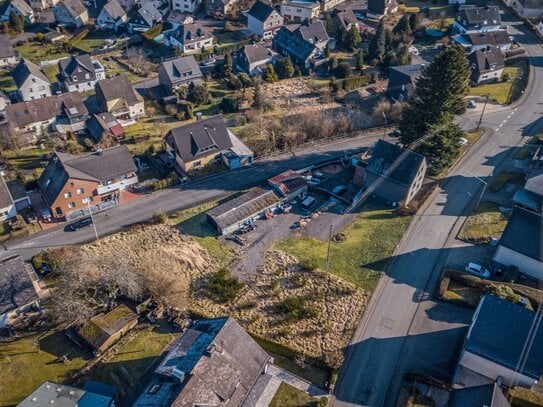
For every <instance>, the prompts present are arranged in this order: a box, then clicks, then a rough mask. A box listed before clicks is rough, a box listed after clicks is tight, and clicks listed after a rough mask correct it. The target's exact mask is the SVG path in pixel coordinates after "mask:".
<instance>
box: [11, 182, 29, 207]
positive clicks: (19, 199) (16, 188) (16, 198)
mask: <svg viewBox="0 0 543 407" xmlns="http://www.w3.org/2000/svg"><path fill="white" fill-rule="evenodd" d="M6 185H7V186H8V190H9V193H10V195H11V199H12V200H13V204H14V205H15V209H17V212H18V211H21V210H23V209H25V208H28V207H29V206H30V205H31V202H30V197H29V196H28V193H27V192H26V188H25V186H24V185H23V183H22V182H21V181H20V180H19V179H17V178H16V179H13V180H10V181H7V182H6Z"/></svg>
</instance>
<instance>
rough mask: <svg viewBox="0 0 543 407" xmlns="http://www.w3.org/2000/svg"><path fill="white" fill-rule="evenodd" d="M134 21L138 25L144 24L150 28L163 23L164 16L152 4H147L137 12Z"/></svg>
mask: <svg viewBox="0 0 543 407" xmlns="http://www.w3.org/2000/svg"><path fill="white" fill-rule="evenodd" d="M134 19H135V20H136V21H137V22H138V23H144V24H145V25H147V26H148V27H152V26H154V25H155V24H157V23H159V22H160V21H162V14H161V13H160V11H159V10H157V8H156V7H155V6H154V5H153V4H152V3H145V4H143V5H142V6H141V8H140V9H139V10H137V11H136V12H135V17H134Z"/></svg>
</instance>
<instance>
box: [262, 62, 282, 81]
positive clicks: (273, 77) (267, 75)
mask: <svg viewBox="0 0 543 407" xmlns="http://www.w3.org/2000/svg"><path fill="white" fill-rule="evenodd" d="M264 80H265V81H266V82H268V83H274V82H277V81H278V80H279V77H278V76H277V72H275V68H274V67H273V65H272V64H268V66H267V67H266V71H264Z"/></svg>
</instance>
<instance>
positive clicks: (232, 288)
mask: <svg viewBox="0 0 543 407" xmlns="http://www.w3.org/2000/svg"><path fill="white" fill-rule="evenodd" d="M243 287H245V284H244V283H243V282H241V281H240V280H239V279H238V278H237V277H233V276H232V275H231V274H230V270H228V269H227V268H224V267H223V268H221V269H220V270H219V271H217V272H216V273H215V274H214V275H213V277H212V278H211V279H210V280H209V282H208V283H207V289H208V291H209V295H210V297H211V298H212V299H214V300H215V301H219V302H229V301H232V300H233V299H234V298H236V297H237V295H238V294H239V292H240V291H241V290H242V289H243Z"/></svg>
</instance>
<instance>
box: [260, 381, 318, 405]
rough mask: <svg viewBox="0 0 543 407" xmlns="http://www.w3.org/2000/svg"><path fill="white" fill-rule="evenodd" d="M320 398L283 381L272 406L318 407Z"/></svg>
mask: <svg viewBox="0 0 543 407" xmlns="http://www.w3.org/2000/svg"><path fill="white" fill-rule="evenodd" d="M318 402H319V399H317V398H315V397H311V396H309V395H308V394H306V393H304V392H303V391H301V390H298V389H297V388H295V387H292V386H291V385H290V384H286V383H281V385H280V386H279V389H278V390H277V393H275V396H273V399H272V401H271V403H270V407H309V406H311V407H317V406H318Z"/></svg>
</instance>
